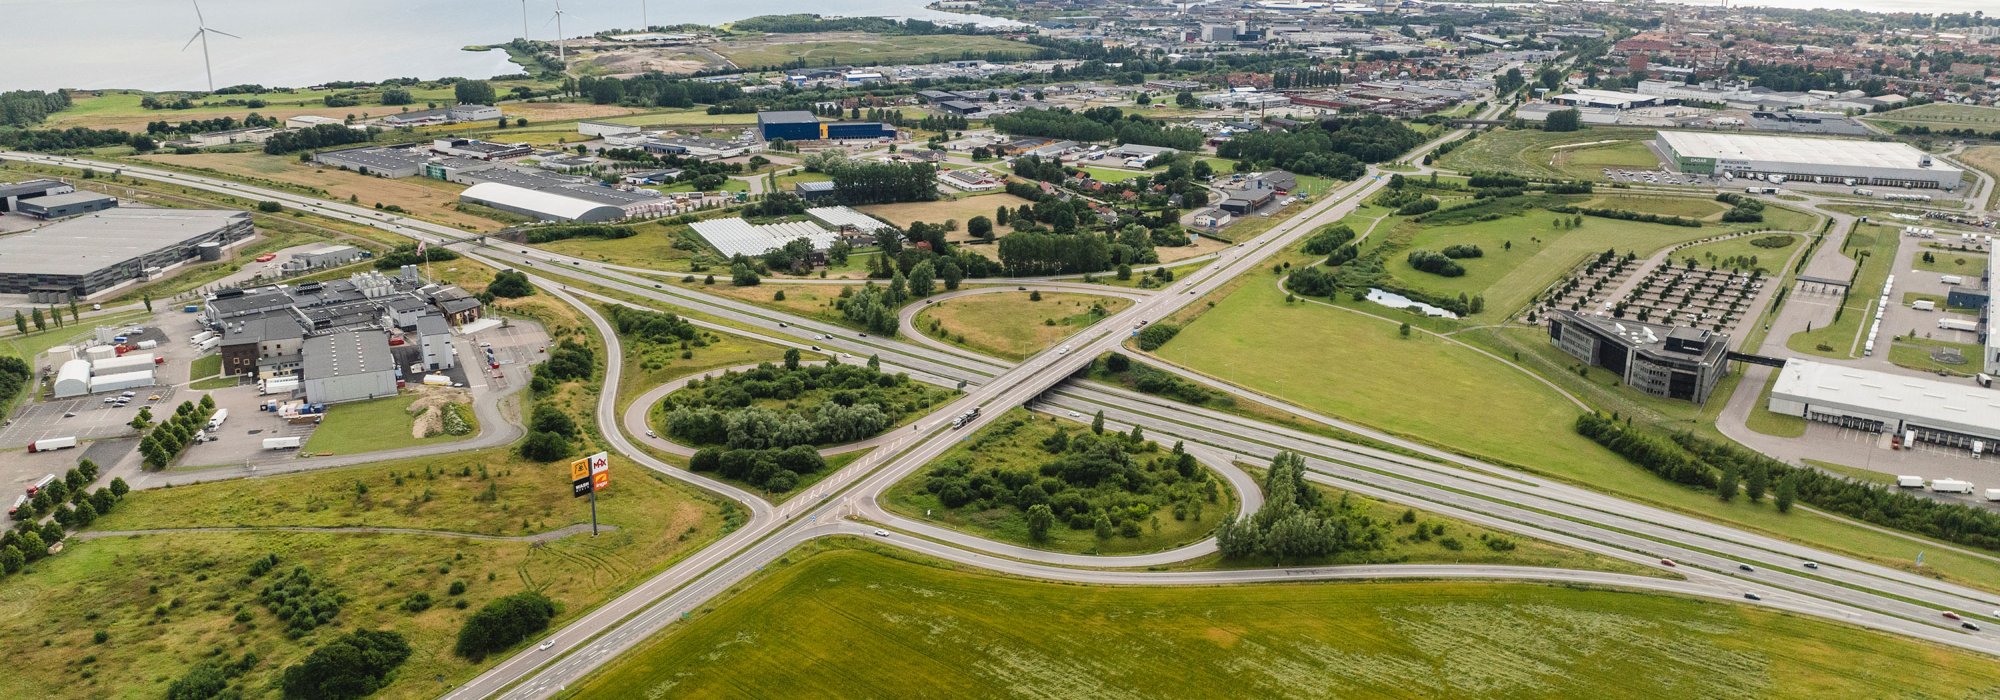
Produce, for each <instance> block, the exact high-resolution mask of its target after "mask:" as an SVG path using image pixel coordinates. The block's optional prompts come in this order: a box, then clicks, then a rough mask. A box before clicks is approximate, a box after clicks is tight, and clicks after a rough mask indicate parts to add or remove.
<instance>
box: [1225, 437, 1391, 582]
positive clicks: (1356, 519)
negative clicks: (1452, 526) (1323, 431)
mask: <svg viewBox="0 0 2000 700" xmlns="http://www.w3.org/2000/svg"><path fill="white" fill-rule="evenodd" d="M1305 475H1306V459H1305V457H1302V456H1300V455H1298V454H1297V453H1294V452H1280V453H1278V455H1277V456H1275V457H1272V458H1271V467H1270V470H1269V471H1268V472H1266V473H1265V475H1264V505H1263V506H1262V507H1260V508H1258V509H1257V512H1256V513H1254V514H1251V515H1248V516H1244V517H1242V518H1232V519H1229V520H1225V521H1223V523H1222V525H1221V526H1220V527H1217V528H1216V530H1215V545H1216V548H1217V549H1218V550H1220V551H1221V552H1222V556H1223V557H1224V558H1227V559H1237V560H1242V559H1255V558H1268V559H1271V560H1273V561H1277V562H1293V561H1301V560H1308V559H1314V558H1319V557H1327V556H1333V555H1336V554H1342V553H1345V552H1367V551H1376V550H1380V549H1382V548H1383V547H1384V540H1385V539H1386V536H1385V535H1384V530H1385V529H1386V528H1385V527H1384V526H1383V523H1380V522H1377V521H1376V520H1375V519H1374V518H1371V517H1369V516H1368V515H1366V514H1364V513H1361V512H1358V510H1357V509H1355V508H1352V507H1350V506H1349V504H1348V503H1347V499H1346V497H1345V496H1342V497H1341V500H1340V502H1338V503H1328V502H1327V501H1326V499H1325V498H1324V496H1323V495H1322V494H1321V493H1320V492H1319V490H1318V489H1316V488H1313V486H1312V485H1311V484H1308V483H1306V476H1305Z"/></svg>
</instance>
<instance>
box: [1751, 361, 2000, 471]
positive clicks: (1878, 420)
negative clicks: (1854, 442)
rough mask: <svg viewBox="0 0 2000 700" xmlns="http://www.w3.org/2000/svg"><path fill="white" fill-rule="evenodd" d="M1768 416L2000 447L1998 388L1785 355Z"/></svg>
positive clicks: (1957, 444)
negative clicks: (1783, 416) (1789, 358)
mask: <svg viewBox="0 0 2000 700" xmlns="http://www.w3.org/2000/svg"><path fill="white" fill-rule="evenodd" d="M1767 407H1768V408H1770V410H1771V412H1772V413H1778V414H1782V415H1787V416H1799V417H1801V418H1805V419H1807V420H1812V421H1817V422H1821V423H1832V424H1834V425H1838V426H1841V427H1845V428H1853V429H1856V430H1866V431H1870V432H1889V433H1894V434H1901V435H1905V436H1907V437H1909V438H1914V439H1915V440H1917V441H1920V442H1929V443H1936V444H1941V445H1949V446H1952V447H1962V448H1966V449H1984V450H1991V449H1993V448H1994V447H1995V446H1996V445H2000V391H1995V390H1993V389H1987V388H1984V387H1980V386H1978V385H1976V384H1973V383H1971V382H1969V381H1961V382H1940V381H1936V380H1932V379H1923V378H1919V377H1906V376H1903V375H1899V374H1887V373H1884V372H1874V371H1869V370H1864V369H1853V368H1848V367H1841V366H1838V365H1831V364H1825V363H1821V362H1811V361H1807V360H1799V359H1791V360H1786V361H1785V367H1784V369H1781V370H1779V371H1778V382H1777V384H1775V385H1773V386H1772V387H1771V400H1770V403H1769V404H1768V406H1767Z"/></svg>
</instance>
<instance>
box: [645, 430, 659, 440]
mask: <svg viewBox="0 0 2000 700" xmlns="http://www.w3.org/2000/svg"><path fill="white" fill-rule="evenodd" d="M646 437H649V438H656V437H659V436H658V435H654V434H653V431H651V430H648V431H646Z"/></svg>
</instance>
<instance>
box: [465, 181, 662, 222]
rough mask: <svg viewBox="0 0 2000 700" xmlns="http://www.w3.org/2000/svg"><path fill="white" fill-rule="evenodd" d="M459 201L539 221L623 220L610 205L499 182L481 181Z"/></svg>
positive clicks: (469, 189) (467, 190)
mask: <svg viewBox="0 0 2000 700" xmlns="http://www.w3.org/2000/svg"><path fill="white" fill-rule="evenodd" d="M458 198H459V200H460V201H464V202H470V203H473V204H479V205H482V206H488V207H493V208H494V209H498V210H500V211H505V212H512V213H515V214H520V215H522V216H529V217H534V218H535V219H538V220H541V221H582V222H589V223H598V222H605V221H617V220H619V219H623V218H625V210H624V209H622V208H620V207H618V206H617V205H614V204H605V203H603V202H597V201H592V200H589V199H583V198H581V197H576V196H573V195H571V194H567V193H564V192H560V191H548V190H531V189H528V188H525V187H516V186H514V185H508V184H503V183H499V182H482V183H479V184H477V185H473V186H471V187H467V188H465V191H464V192H461V193H459V195H458Z"/></svg>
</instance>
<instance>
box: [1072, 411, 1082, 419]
mask: <svg viewBox="0 0 2000 700" xmlns="http://www.w3.org/2000/svg"><path fill="white" fill-rule="evenodd" d="M1069 417H1071V418H1082V417H1083V414H1081V413H1077V412H1076V411H1070V412H1069Z"/></svg>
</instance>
